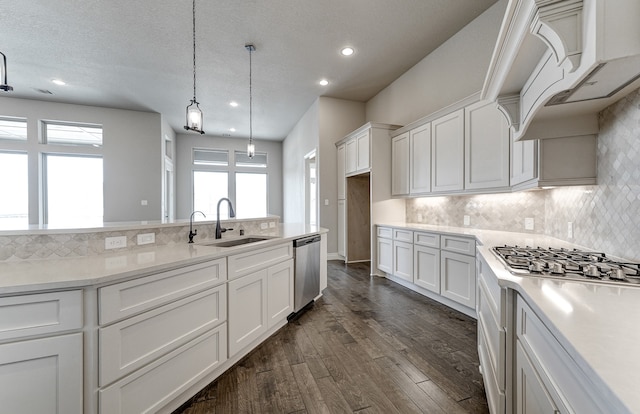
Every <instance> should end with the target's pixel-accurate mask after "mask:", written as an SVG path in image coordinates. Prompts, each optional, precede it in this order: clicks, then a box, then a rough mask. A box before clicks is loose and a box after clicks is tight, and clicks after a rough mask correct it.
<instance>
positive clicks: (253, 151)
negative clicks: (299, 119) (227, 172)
mask: <svg viewBox="0 0 640 414" xmlns="http://www.w3.org/2000/svg"><path fill="white" fill-rule="evenodd" d="M244 48H245V49H247V50H248V51H249V144H247V156H248V157H249V158H253V156H254V155H256V146H255V145H254V144H253V91H252V89H251V88H252V76H251V53H252V52H255V50H256V47H255V46H254V45H253V43H247V44H246V45H244Z"/></svg>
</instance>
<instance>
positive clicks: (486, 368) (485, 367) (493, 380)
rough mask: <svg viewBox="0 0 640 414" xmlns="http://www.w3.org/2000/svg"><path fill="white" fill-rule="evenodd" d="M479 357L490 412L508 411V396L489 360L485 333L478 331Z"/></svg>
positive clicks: (500, 412)
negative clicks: (499, 383)
mask: <svg viewBox="0 0 640 414" xmlns="http://www.w3.org/2000/svg"><path fill="white" fill-rule="evenodd" d="M478 357H479V359H480V373H481V374H482V379H483V380H484V381H483V382H484V387H485V391H486V394H487V403H488V405H489V412H490V413H492V414H504V413H505V412H506V404H507V403H506V396H505V393H504V389H501V388H500V386H499V385H498V379H497V377H496V373H495V371H494V369H493V366H492V365H491V363H490V362H489V354H488V350H487V342H486V338H485V336H484V334H483V333H482V332H478Z"/></svg>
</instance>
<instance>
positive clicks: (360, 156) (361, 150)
mask: <svg viewBox="0 0 640 414" xmlns="http://www.w3.org/2000/svg"><path fill="white" fill-rule="evenodd" d="M345 147H346V149H345V151H346V174H347V175H349V174H354V173H361V172H365V171H366V170H368V169H369V168H370V166H371V164H370V158H371V135H370V132H369V130H365V131H360V132H359V133H358V134H357V135H355V136H354V137H353V138H351V139H349V140H348V141H346V143H345Z"/></svg>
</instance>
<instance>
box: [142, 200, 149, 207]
mask: <svg viewBox="0 0 640 414" xmlns="http://www.w3.org/2000/svg"><path fill="white" fill-rule="evenodd" d="M147 204H148V202H147V200H140V205H141V206H146V205H147Z"/></svg>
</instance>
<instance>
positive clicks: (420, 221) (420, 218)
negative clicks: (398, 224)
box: [418, 213, 422, 223]
mask: <svg viewBox="0 0 640 414" xmlns="http://www.w3.org/2000/svg"><path fill="white" fill-rule="evenodd" d="M418 223H422V214H420V213H418Z"/></svg>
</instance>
